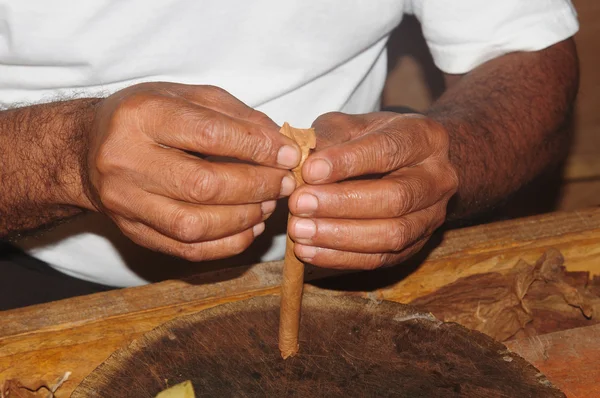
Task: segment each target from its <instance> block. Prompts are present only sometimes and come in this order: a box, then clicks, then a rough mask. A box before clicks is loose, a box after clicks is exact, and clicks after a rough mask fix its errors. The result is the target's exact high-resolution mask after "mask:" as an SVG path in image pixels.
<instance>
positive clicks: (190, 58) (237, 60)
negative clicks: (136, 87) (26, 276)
mask: <svg viewBox="0 0 600 398" xmlns="http://www.w3.org/2000/svg"><path fill="white" fill-rule="evenodd" d="M405 13H412V14H414V15H416V17H417V18H418V19H419V20H420V21H421V24H422V27H423V31H424V36H425V38H426V40H427V43H428V45H429V46H430V48H431V51H432V54H433V58H434V61H435V63H436V64H437V66H438V67H439V68H440V69H441V70H443V71H445V72H448V73H465V72H468V71H470V70H471V69H473V68H474V67H476V66H478V65H479V64H481V63H483V62H485V61H487V60H489V59H491V58H494V57H497V56H499V55H502V54H505V53H507V52H511V51H518V50H523V51H534V50H539V49H542V48H545V47H548V46H550V45H552V44H554V43H556V42H558V41H561V40H563V39H565V38H567V37H570V36H572V35H573V34H574V33H575V32H576V31H577V29H578V22H577V17H576V13H575V10H574V8H573V6H572V4H571V3H570V2H569V1H568V0H526V1H524V0H486V1H483V0H456V1H448V0H327V1H317V0H314V1H307V0H286V1H281V0H254V1H248V0H218V1H217V0H215V1H208V0H204V1H200V0H94V1H92V0H90V1H81V0H53V1H47V0H18V1H14V0H0V106H4V107H15V106H19V105H24V104H32V103H39V102H50V101H53V100H56V99H64V98H77V97H85V96H98V95H101V96H106V95H108V94H111V93H113V92H115V91H116V90H119V89H122V88H124V87H126V86H130V85H132V84H135V83H138V82H141V81H159V80H160V81H173V82H181V83H190V84H211V85H216V86H220V87H223V88H224V89H226V90H227V91H229V92H230V93H231V94H233V95H234V96H236V97H238V98H239V99H241V100H242V101H244V102H245V103H246V104H248V105H249V106H252V107H255V108H257V109H259V110H261V111H263V112H265V113H266V114H267V115H268V116H270V117H271V118H272V119H273V120H274V121H275V122H277V123H278V124H282V123H283V122H284V121H287V122H289V123H290V124H292V125H294V126H297V127H308V126H310V125H311V123H312V122H313V120H314V119H315V118H316V117H317V116H319V115H320V114H323V113H325V112H329V111H343V112H347V113H363V112H370V111H375V110H377V109H378V107H379V99H380V95H381V91H382V87H383V84H384V80H385V76H386V51H385V46H386V41H387V39H388V36H389V33H390V32H391V31H392V30H393V29H394V28H395V27H396V26H397V25H398V24H399V23H400V21H401V19H402V16H403V14H405ZM279 207H280V208H281V209H280V211H279V215H280V217H277V216H276V215H275V216H274V217H273V219H272V220H270V222H268V223H267V231H266V233H265V234H264V235H263V236H261V237H260V238H259V239H258V241H257V242H256V243H255V244H254V245H253V246H252V247H251V249H249V251H248V252H247V253H245V254H244V255H241V256H238V258H236V259H229V260H227V261H226V263H230V264H233V263H242V262H246V263H248V262H252V261H257V260H259V259H262V260H274V259H280V258H282V256H283V251H284V250H283V249H284V244H285V240H284V239H282V234H283V233H284V231H285V211H286V210H285V206H279ZM273 236H275V238H273ZM21 247H23V248H24V249H25V250H28V251H29V253H31V254H32V255H33V256H35V257H37V258H39V259H41V260H43V261H46V262H48V263H49V264H51V265H52V266H53V267H55V268H56V269H57V270H59V271H62V272H65V273H67V274H69V275H73V276H76V277H79V278H82V279H86V280H90V281H95V282H99V283H103V284H107V285H113V286H131V285H140V284H144V283H147V282H148V281H155V280H159V279H162V278H166V277H174V276H178V275H180V274H181V273H192V272H198V271H200V270H203V269H206V268H207V267H208V266H212V265H210V264H207V263H198V264H191V263H186V262H184V261H179V260H175V259H173V258H171V257H168V256H162V255H159V254H157V253H154V252H151V251H148V250H146V249H143V248H141V247H138V246H136V245H134V244H133V243H131V242H130V241H129V240H128V239H127V238H125V237H124V236H123V235H121V233H120V232H119V230H118V229H117V228H116V227H115V226H113V225H112V224H111V222H110V221H108V220H107V219H106V218H104V217H103V216H101V215H98V214H90V215H86V216H82V217H79V218H76V219H75V220H74V221H73V222H70V223H66V224H64V225H61V226H59V227H58V228H56V229H53V230H51V231H49V232H46V233H45V234H43V235H42V236H41V237H36V238H32V239H27V240H26V241H23V242H21Z"/></svg>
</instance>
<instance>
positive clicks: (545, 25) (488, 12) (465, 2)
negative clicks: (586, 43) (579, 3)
mask: <svg viewBox="0 0 600 398" xmlns="http://www.w3.org/2000/svg"><path fill="white" fill-rule="evenodd" d="M407 1H409V2H410V3H409V4H407V10H408V11H409V12H410V13H412V14H414V15H415V17H416V18H417V19H418V20H419V21H420V22H421V26H422V29H423V35H424V37H425V40H426V41H427V44H428V46H429V48H430V51H431V54H432V56H433V60H434V62H435V63H436V65H437V67H438V68H440V69H441V70H442V71H444V72H446V73H451V74H461V73H466V72H469V71H470V70H472V69H474V68H476V67H477V66H479V65H481V64H483V63H484V62H486V61H489V60H490V59H493V58H496V57H498V56H501V55H504V54H507V53H510V52H514V51H538V50H542V49H544V48H547V47H549V46H551V45H553V44H556V43H558V42H560V41H562V40H565V39H567V38H569V37H571V36H573V35H574V34H575V33H576V32H577V30H578V29H579V22H578V20H577V12H576V10H575V8H574V7H573V4H572V3H571V1H569V0H456V1H449V0H407Z"/></svg>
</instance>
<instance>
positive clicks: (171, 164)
mask: <svg viewBox="0 0 600 398" xmlns="http://www.w3.org/2000/svg"><path fill="white" fill-rule="evenodd" d="M278 130H279V127H278V126H277V125H276V124H275V123H274V122H273V121H272V120H271V119H269V118H268V117H267V116H265V115H264V114H262V113H260V112H258V111H256V110H254V109H252V108H249V107H248V106H246V105H245V104H243V103H242V102H240V101H239V100H237V99H236V98H234V97H233V96H232V95H230V94H229V93H227V92H226V91H224V90H222V89H219V88H216V87H212V86H190V85H182V84H174V83H143V84H139V85H135V86H132V87H129V88H127V89H124V90H122V91H119V92H117V93H115V94H113V95H112V96H110V97H108V98H107V99H105V100H103V101H102V102H101V103H99V104H98V108H97V111H96V116H95V119H94V123H93V128H92V129H91V131H90V134H89V142H88V152H87V157H86V159H84V160H83V161H82V163H83V165H82V174H83V176H82V180H83V181H84V182H83V185H84V187H83V194H77V193H75V194H74V195H73V196H74V197H75V198H74V199H73V201H74V202H75V204H77V205H78V206H80V207H84V208H88V209H91V210H97V211H100V212H102V213H104V214H106V215H107V216H108V217H110V218H111V219H112V220H113V221H114V222H115V223H116V224H117V225H118V226H119V228H120V229H121V230H122V231H123V233H125V235H127V236H128V237H129V238H130V239H132V240H133V241H134V242H136V243H138V244H140V245H142V246H145V247H147V248H150V249H153V250H157V251H161V252H164V253H167V254H171V255H174V256H177V257H182V258H185V259H188V260H191V261H203V260H211V259H217V258H224V257H229V256H233V255H235V254H238V253H240V252H242V251H243V250H245V249H246V248H247V247H248V246H249V245H250V243H252V241H253V240H254V238H255V237H256V236H258V235H259V234H260V233H262V231H263V230H264V223H263V221H264V220H265V219H266V218H267V217H269V215H270V214H271V213H272V212H273V210H274V209H275V200H276V199H278V198H280V197H283V196H288V195H289V194H291V193H292V191H293V190H294V188H295V183H294V179H293V176H292V175H291V173H290V172H289V169H291V168H293V167H295V166H296V165H297V164H298V161H299V150H298V147H297V146H296V144H295V143H294V142H293V141H291V140H290V139H288V138H286V137H284V136H283V135H281V134H279V131H278ZM198 155H207V156H208V155H215V156H224V157H227V158H235V159H239V160H242V161H244V162H230V163H224V162H211V161H208V160H206V159H203V158H202V156H198Z"/></svg>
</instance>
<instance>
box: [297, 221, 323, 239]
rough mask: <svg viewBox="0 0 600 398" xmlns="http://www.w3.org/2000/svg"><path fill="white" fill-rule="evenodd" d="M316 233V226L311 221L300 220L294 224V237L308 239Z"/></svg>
mask: <svg viewBox="0 0 600 398" xmlns="http://www.w3.org/2000/svg"><path fill="white" fill-rule="evenodd" d="M316 233H317V225H316V224H315V223H314V222H313V221H312V220H307V219H300V220H298V221H296V223H295V224H294V237H295V238H300V239H310V238H312V237H313V236H315V234H316Z"/></svg>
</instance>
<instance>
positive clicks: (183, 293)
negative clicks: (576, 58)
mask: <svg viewBox="0 0 600 398" xmlns="http://www.w3.org/2000/svg"><path fill="white" fill-rule="evenodd" d="M599 229H600V208H598V207H594V208H589V209H585V210H580V211H574V212H557V213H549V214H545V215H541V216H535V217H527V218H522V219H517V220H509V221H502V222H496V223H492V224H486V225H479V226H474V227H469V228H464V229H457V230H452V231H447V232H446V233H445V234H444V236H443V239H442V241H441V243H440V245H439V246H437V247H436V248H435V249H433V251H432V252H431V253H429V255H428V256H427V258H426V259H425V261H424V262H423V263H422V265H421V266H426V265H427V264H433V263H436V262H437V263H440V264H441V265H440V266H442V265H443V264H442V263H443V262H444V261H445V260H448V261H453V260H456V259H461V258H466V257H469V256H472V255H474V254H477V256H479V257H481V256H490V255H493V254H494V253H496V252H501V251H503V250H506V248H507V247H510V248H512V249H514V248H517V247H524V248H528V247H530V246H531V244H532V242H537V241H542V240H543V239H549V238H554V237H561V239H569V235H575V234H577V235H580V236H578V237H577V239H583V236H584V235H585V233H586V232H590V233H591V232H592V231H597V230H599ZM282 265H283V262H282V261H274V262H268V263H259V264H254V265H250V266H245V267H236V268H228V269H223V270H218V271H214V272H207V273H204V274H199V275H197V276H195V277H191V278H187V279H185V280H169V281H164V282H159V283H154V284H150V285H144V286H139V287H132V288H127V289H120V290H114V291H109V292H103V293H96V294H92V295H88V296H82V297H75V298H70V299H65V300H61V301H57V302H53V303H46V304H40V305H34V306H30V307H25V308H19V309H14V310H9V311H4V312H0V317H1V318H2V323H1V324H0V338H2V337H7V336H15V335H21V334H27V333H36V332H39V331H44V330H60V329H62V328H63V327H64V325H67V326H68V327H72V326H74V325H81V324H85V323H88V322H94V321H97V320H100V319H102V320H106V319H111V318H114V317H119V316H124V315H126V314H128V313H132V312H143V311H151V310H153V309H157V308H162V307H168V306H176V305H179V304H184V303H191V302H194V303H197V302H202V301H205V300H209V299H214V298H215V297H227V296H233V295H236V294H242V293H246V292H253V291H261V290H265V289H269V288H273V287H276V286H279V285H280V284H281V269H282ZM349 272H352V271H337V270H330V269H323V268H318V267H314V266H309V265H307V270H306V281H308V282H310V281H315V280H319V279H323V278H326V277H330V276H333V275H340V274H344V273H349Z"/></svg>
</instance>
